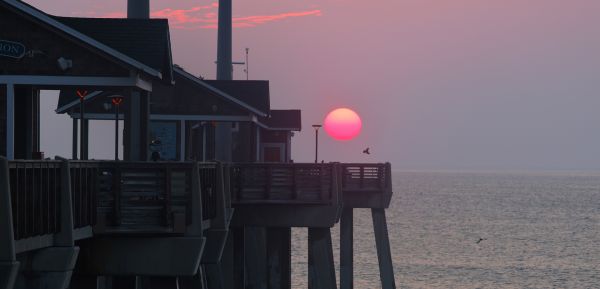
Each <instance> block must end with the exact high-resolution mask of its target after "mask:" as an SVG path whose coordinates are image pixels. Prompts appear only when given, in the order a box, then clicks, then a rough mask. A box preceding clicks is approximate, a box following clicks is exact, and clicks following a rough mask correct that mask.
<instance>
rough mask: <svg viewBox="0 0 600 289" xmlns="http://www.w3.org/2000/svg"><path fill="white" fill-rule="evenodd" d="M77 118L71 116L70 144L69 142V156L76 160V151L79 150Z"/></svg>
mask: <svg viewBox="0 0 600 289" xmlns="http://www.w3.org/2000/svg"><path fill="white" fill-rule="evenodd" d="M78 123H79V122H78V120H77V119H76V118H73V140H72V144H71V150H72V152H71V158H72V159H74V160H76V159H77V153H78V151H79V145H78V144H79V141H78V140H79V127H78Z"/></svg>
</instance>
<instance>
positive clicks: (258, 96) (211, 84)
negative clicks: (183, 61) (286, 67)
mask: <svg viewBox="0 0 600 289" xmlns="http://www.w3.org/2000/svg"><path fill="white" fill-rule="evenodd" d="M173 70H174V71H175V73H178V74H180V75H182V76H183V77H185V78H187V79H189V80H192V81H193V82H195V83H197V84H199V85H201V86H202V87H204V88H206V89H208V90H210V91H212V92H213V93H215V94H217V95H219V96H221V97H223V98H225V99H227V100H229V101H231V102H233V103H235V104H238V105H241V106H242V107H244V108H245V109H247V110H250V111H251V112H253V113H255V114H257V115H258V116H267V115H269V108H270V106H271V105H270V102H269V82H268V81H266V80H265V81H258V80H252V81H246V80H204V79H200V78H198V77H196V76H194V75H192V74H190V73H189V72H187V71H185V70H183V69H181V68H179V67H177V66H175V67H174V68H173Z"/></svg>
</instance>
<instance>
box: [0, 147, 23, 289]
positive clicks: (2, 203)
mask: <svg viewBox="0 0 600 289" xmlns="http://www.w3.org/2000/svg"><path fill="white" fill-rule="evenodd" d="M18 270H19V262H17V259H16V255H15V240H14V233H13V219H12V203H11V198H10V182H9V174H8V162H7V161H6V159H5V158H4V157H0V289H12V288H13V286H14V283H15V280H16V277H17V272H18Z"/></svg>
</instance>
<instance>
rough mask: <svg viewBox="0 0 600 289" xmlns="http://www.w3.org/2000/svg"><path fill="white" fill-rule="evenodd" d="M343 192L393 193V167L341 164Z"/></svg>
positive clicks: (386, 165) (385, 164) (385, 165)
mask: <svg viewBox="0 0 600 289" xmlns="http://www.w3.org/2000/svg"><path fill="white" fill-rule="evenodd" d="M340 166H341V171H342V172H341V173H342V192H364V193H382V194H383V193H391V189H392V187H391V182H392V178H391V165H390V163H380V164H358V163H345V164H340Z"/></svg>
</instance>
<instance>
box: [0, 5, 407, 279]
mask: <svg viewBox="0 0 600 289" xmlns="http://www.w3.org/2000/svg"><path fill="white" fill-rule="evenodd" d="M224 2H227V1H224ZM128 7H129V8H131V9H130V11H128V12H129V13H128V14H129V16H131V17H130V18H127V19H91V18H67V17H56V16H52V15H48V14H47V13H44V12H43V11H40V10H38V9H36V8H35V7H32V6H30V5H28V4H26V3H24V2H21V1H18V0H2V1H0V24H1V25H0V27H2V28H0V29H1V30H0V46H1V47H0V135H1V136H2V138H1V139H2V141H0V155H2V157H0V288H3V289H4V288H6V289H13V288H203V289H205V288H211V289H212V288H290V283H291V282H290V280H291V277H290V267H291V259H290V242H291V238H290V230H291V228H293V227H304V228H308V232H309V234H308V247H309V252H308V256H309V264H308V266H309V268H308V272H309V274H308V275H309V288H337V287H338V282H337V281H336V280H335V279H336V278H335V272H334V265H333V264H334V262H333V252H332V244H331V242H332V241H331V232H330V229H331V227H333V226H334V225H335V224H337V223H340V222H341V238H340V239H341V246H340V248H341V252H340V256H341V259H340V264H341V266H340V270H341V272H340V282H339V286H340V288H352V286H353V285H352V278H353V273H352V272H353V266H352V264H353V261H352V258H353V251H352V227H353V223H352V218H353V214H352V210H353V208H371V209H372V216H373V228H374V234H375V236H376V243H377V244H376V245H377V246H376V247H377V253H378V257H379V264H380V273H381V281H382V288H386V289H387V288H395V283H394V279H393V267H392V262H391V255H390V248H389V240H388V236H387V228H386V221H385V208H387V207H388V206H389V203H390V199H391V196H392V189H391V166H390V164H389V163H374V164H351V163H318V164H317V163H298V162H292V159H291V150H292V147H291V143H292V142H291V138H292V136H293V134H294V133H298V132H299V131H300V130H301V125H300V123H301V115H300V111H299V110H278V109H272V108H271V107H270V104H269V99H270V97H271V96H270V95H269V87H268V85H269V84H268V82H267V81H237V80H231V79H228V75H227V73H224V72H223V69H225V70H227V69H229V68H228V65H229V66H230V63H231V57H230V56H231V52H230V49H231V47H230V46H231V39H230V32H231V31H230V29H231V27H230V22H231V20H230V17H231V11H230V9H231V3H230V2H229V3H225V5H220V8H219V9H220V15H225V16H227V15H229V20H227V19H228V18H227V17H220V18H221V20H220V22H221V23H220V26H223V25H221V24H222V23H223V22H225V23H227V22H229V31H227V25H224V26H225V32H222V31H221V30H222V29H221V27H220V32H219V34H220V37H219V39H220V41H219V43H220V44H219V46H220V56H221V57H219V60H218V62H219V66H220V67H223V66H224V67H225V68H221V73H219V75H220V77H219V78H220V79H218V80H204V79H201V78H198V77H195V76H193V75H191V74H190V73H188V72H186V71H185V70H184V69H183V68H181V67H179V66H176V65H173V63H172V58H171V45H170V38H169V26H168V22H167V20H164V19H149V17H148V14H149V12H148V11H149V10H148V2H147V0H146V1H143V0H137V1H135V0H131V1H130V2H129V6H128ZM228 9H229V11H227V10H228ZM223 33H224V34H223ZM227 33H229V39H228V37H227ZM141 47H143V48H144V49H141ZM227 49H229V51H227ZM228 55H229V57H228ZM227 63H229V64H227ZM42 90H60V91H61V95H60V99H59V103H58V105H57V108H56V112H58V113H64V114H67V115H69V116H70V117H71V118H72V119H73V127H72V134H73V142H71V143H65V145H66V146H69V145H71V146H72V148H73V149H72V155H71V156H70V157H68V158H67V157H56V158H55V159H53V160H50V159H43V153H42V152H41V151H40V110H42V109H45V110H47V109H53V108H48V107H40V91H42ZM114 97H119V98H120V99H121V101H122V103H121V102H119V105H122V106H120V109H121V112H120V113H119V112H118V111H117V112H116V113H115V111H114V109H115V107H111V106H110V104H111V103H109V102H108V101H109V100H111V101H112V98H114ZM82 116H83V117H82ZM115 118H118V119H120V120H121V121H122V122H123V123H124V132H123V149H124V157H123V160H88V158H89V157H88V155H89V152H88V148H89V143H88V136H89V134H90V133H93V132H90V131H89V128H90V126H89V122H90V121H94V120H97V119H115ZM78 139H79V142H78V141H77V140H78ZM157 141H159V142H157ZM155 152H158V157H156V156H157V155H156V154H154V153H155Z"/></svg>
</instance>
